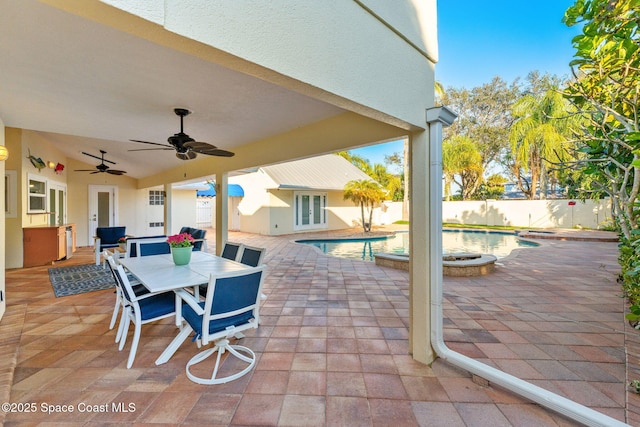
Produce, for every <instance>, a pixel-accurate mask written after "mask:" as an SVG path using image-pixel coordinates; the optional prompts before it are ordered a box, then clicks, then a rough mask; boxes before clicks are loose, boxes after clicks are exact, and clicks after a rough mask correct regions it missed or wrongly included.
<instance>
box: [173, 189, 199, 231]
mask: <svg viewBox="0 0 640 427" xmlns="http://www.w3.org/2000/svg"><path fill="white" fill-rule="evenodd" d="M172 194H173V200H172V203H171V210H172V213H171V217H172V218H173V222H172V224H171V229H170V230H169V234H177V233H179V232H180V229H181V228H182V227H194V228H195V227H196V191H195V190H173V191H172Z"/></svg>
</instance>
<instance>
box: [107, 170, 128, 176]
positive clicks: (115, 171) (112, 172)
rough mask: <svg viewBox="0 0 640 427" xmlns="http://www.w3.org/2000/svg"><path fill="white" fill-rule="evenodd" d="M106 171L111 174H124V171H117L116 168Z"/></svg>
mask: <svg viewBox="0 0 640 427" xmlns="http://www.w3.org/2000/svg"><path fill="white" fill-rule="evenodd" d="M107 173H110V174H111V175H122V174H125V173H126V172H125V171H119V170H117V169H107Z"/></svg>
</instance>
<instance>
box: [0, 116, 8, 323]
mask: <svg viewBox="0 0 640 427" xmlns="http://www.w3.org/2000/svg"><path fill="white" fill-rule="evenodd" d="M4 129H5V128H4V122H3V121H2V118H0V145H3V146H5V145H6V144H5V136H4ZM9 156H11V151H9ZM5 167H6V161H4V162H2V161H0V174H1V175H2V176H4V173H5ZM5 191H6V190H5V186H4V185H2V186H0V196H1V197H0V236H6V223H5V210H6V205H5V197H6V193H5ZM5 242H6V238H5V239H0V254H6V250H5V248H6V246H5ZM5 265H6V261H5V257H0V319H2V316H3V315H4V312H5V311H6V309H7V298H6V285H5V273H4V269H5Z"/></svg>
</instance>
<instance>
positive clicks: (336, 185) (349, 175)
mask: <svg viewBox="0 0 640 427" xmlns="http://www.w3.org/2000/svg"><path fill="white" fill-rule="evenodd" d="M260 169H261V170H262V171H263V172H264V173H266V174H267V175H268V176H269V177H270V178H271V179H272V180H273V181H274V182H275V183H276V187H275V188H282V189H286V188H290V189H312V190H342V189H344V186H345V184H346V183H347V182H349V181H353V180H362V179H367V180H370V179H371V178H370V177H369V176H368V175H367V174H365V173H364V172H362V171H361V170H360V169H358V168H357V167H356V166H354V165H353V164H351V162H349V161H348V160H347V159H345V158H344V157H341V156H338V155H336V154H325V155H322V156H317V157H310V158H307V159H302V160H296V161H293V162H287V163H280V164H277V165H272V166H263V167H262V168H260Z"/></svg>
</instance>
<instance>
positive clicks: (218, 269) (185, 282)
mask: <svg viewBox="0 0 640 427" xmlns="http://www.w3.org/2000/svg"><path fill="white" fill-rule="evenodd" d="M120 262H121V263H122V265H123V266H124V267H126V268H127V270H129V272H130V273H131V274H133V275H134V276H136V277H137V278H138V280H140V283H142V284H143V285H144V286H145V287H146V288H147V289H149V291H151V292H161V291H169V290H174V289H180V288H185V287H193V286H197V285H201V284H205V283H207V282H208V281H209V276H210V275H211V274H214V275H215V274H220V273H227V272H233V271H240V270H244V269H247V268H251V267H249V266H247V265H244V264H241V263H239V262H236V261H231V260H228V259H226V258H221V257H218V256H215V255H212V254H209V253H206V252H202V251H194V252H193V253H192V254H191V262H190V263H189V264H187V265H175V264H174V263H173V258H172V257H171V254H163V255H151V256H144V257H134V258H123V259H120Z"/></svg>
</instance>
